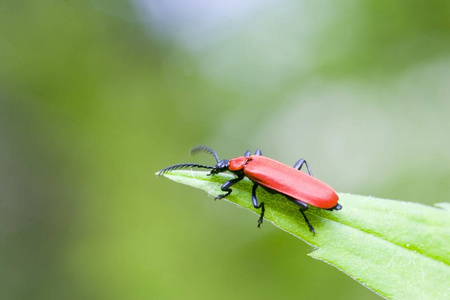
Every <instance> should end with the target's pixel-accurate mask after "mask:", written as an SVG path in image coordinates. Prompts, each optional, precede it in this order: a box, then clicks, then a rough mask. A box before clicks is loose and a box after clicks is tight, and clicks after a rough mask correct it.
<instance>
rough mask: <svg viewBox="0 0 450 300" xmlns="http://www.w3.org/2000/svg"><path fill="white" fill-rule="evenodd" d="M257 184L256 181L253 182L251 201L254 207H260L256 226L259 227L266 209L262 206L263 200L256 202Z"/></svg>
mask: <svg viewBox="0 0 450 300" xmlns="http://www.w3.org/2000/svg"><path fill="white" fill-rule="evenodd" d="M258 186H259V185H258V184H257V183H255V184H254V185H253V188H252V203H253V207H254V208H261V215H260V216H259V219H258V228H261V224H262V222H263V218H264V212H265V211H266V209H265V208H264V202H261V204H259V203H258V198H256V188H257V187H258Z"/></svg>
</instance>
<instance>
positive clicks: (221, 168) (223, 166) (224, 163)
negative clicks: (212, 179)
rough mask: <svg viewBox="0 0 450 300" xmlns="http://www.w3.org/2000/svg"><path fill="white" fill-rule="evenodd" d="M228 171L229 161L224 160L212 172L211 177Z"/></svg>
mask: <svg viewBox="0 0 450 300" xmlns="http://www.w3.org/2000/svg"><path fill="white" fill-rule="evenodd" d="M225 171H228V159H223V160H221V161H219V162H218V163H217V164H216V165H215V166H214V167H213V169H212V170H211V173H209V174H210V175H214V174H218V173H221V172H225Z"/></svg>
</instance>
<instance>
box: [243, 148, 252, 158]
mask: <svg viewBox="0 0 450 300" xmlns="http://www.w3.org/2000/svg"><path fill="white" fill-rule="evenodd" d="M250 155H252V153H251V152H250V150H247V151H245V154H244V156H245V157H249V156H250Z"/></svg>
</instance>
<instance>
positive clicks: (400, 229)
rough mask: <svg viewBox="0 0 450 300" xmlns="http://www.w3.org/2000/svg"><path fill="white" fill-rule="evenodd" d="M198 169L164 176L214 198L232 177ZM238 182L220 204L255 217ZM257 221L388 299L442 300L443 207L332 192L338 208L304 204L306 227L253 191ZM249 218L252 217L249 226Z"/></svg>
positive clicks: (447, 206)
mask: <svg viewBox="0 0 450 300" xmlns="http://www.w3.org/2000/svg"><path fill="white" fill-rule="evenodd" d="M207 174H208V172H203V171H192V170H183V171H181V170H180V171H172V172H169V173H166V174H164V176H165V177H167V178H169V179H171V180H173V181H176V182H178V183H183V184H186V185H190V186H193V187H196V188H199V189H202V190H204V191H206V192H207V193H208V194H210V195H213V196H216V195H219V194H222V193H223V192H222V191H221V190H220V187H221V185H222V184H223V183H224V182H225V181H227V180H230V179H232V178H235V176H233V175H231V174H226V173H221V174H218V175H215V176H208V175H207ZM252 185H253V183H252V182H251V181H250V180H248V179H247V178H245V179H244V180H242V181H241V182H239V183H237V184H235V185H233V192H232V193H231V194H230V195H229V196H228V197H226V198H225V199H224V200H228V201H230V202H232V203H235V204H237V205H239V206H242V207H244V208H246V209H249V210H251V211H253V212H255V213H257V214H258V215H259V210H256V209H255V208H253V205H252V202H251V188H252ZM257 196H258V199H259V201H260V202H264V203H265V207H266V213H265V221H269V222H271V223H273V224H274V225H275V226H276V227H278V228H280V229H282V230H284V231H286V232H288V233H290V234H292V235H294V236H296V237H298V238H299V239H302V240H303V241H305V242H306V243H308V244H310V245H312V246H314V247H315V248H316V250H315V251H313V252H312V253H310V254H309V255H310V256H311V257H313V258H315V259H318V260H321V261H324V262H326V263H328V264H330V265H332V266H335V267H336V268H338V269H339V270H341V271H343V272H344V273H346V274H347V275H349V276H350V277H352V278H353V279H355V280H357V281H358V282H360V283H361V284H363V285H364V286H366V287H367V288H369V289H371V290H372V291H374V292H376V293H378V294H379V295H381V296H383V297H385V298H388V299H450V203H440V204H436V206H437V207H430V206H425V205H422V204H418V203H411V202H404V201H393V200H387V199H380V198H375V197H368V196H358V195H352V194H344V193H339V203H340V204H341V205H342V206H343V208H342V210H340V211H333V212H330V211H326V210H322V209H318V208H316V207H311V206H310V208H309V209H308V211H307V212H306V214H307V216H308V219H309V220H310V222H311V224H312V225H313V226H314V227H315V229H316V232H317V234H316V235H313V234H312V233H311V232H310V231H309V230H308V227H307V226H306V224H305V222H304V220H303V217H302V216H301V214H300V213H299V211H298V206H297V205H296V204H294V203H292V202H291V201H288V200H287V199H286V198H285V197H284V196H282V195H280V194H271V193H268V192H266V191H265V190H263V189H258V192H257ZM256 221H257V218H255V226H256Z"/></svg>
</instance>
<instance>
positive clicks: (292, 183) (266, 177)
mask: <svg viewBox="0 0 450 300" xmlns="http://www.w3.org/2000/svg"><path fill="white" fill-rule="evenodd" d="M229 170H230V171H238V170H243V171H244V174H245V176H247V177H248V178H249V179H250V180H251V181H253V182H256V183H258V184H260V185H262V186H265V187H267V188H269V189H271V190H274V191H277V192H279V193H281V194H283V195H286V196H289V197H292V198H294V199H296V200H300V201H302V202H305V203H307V204H310V205H312V206H315V207H318V208H323V209H331V208H333V207H335V206H336V204H337V203H338V200H339V197H338V195H337V194H336V192H335V191H334V190H333V188H332V187H331V186H329V185H328V184H326V183H324V182H322V181H320V180H318V179H316V178H314V177H313V176H310V175H308V174H306V173H303V172H300V171H299V170H297V169H294V168H293V167H291V166H288V165H285V164H283V163H281V162H279V161H276V160H274V159H271V158H268V157H265V156H258V155H252V156H249V157H245V156H240V157H236V158H232V159H230V160H229Z"/></svg>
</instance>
